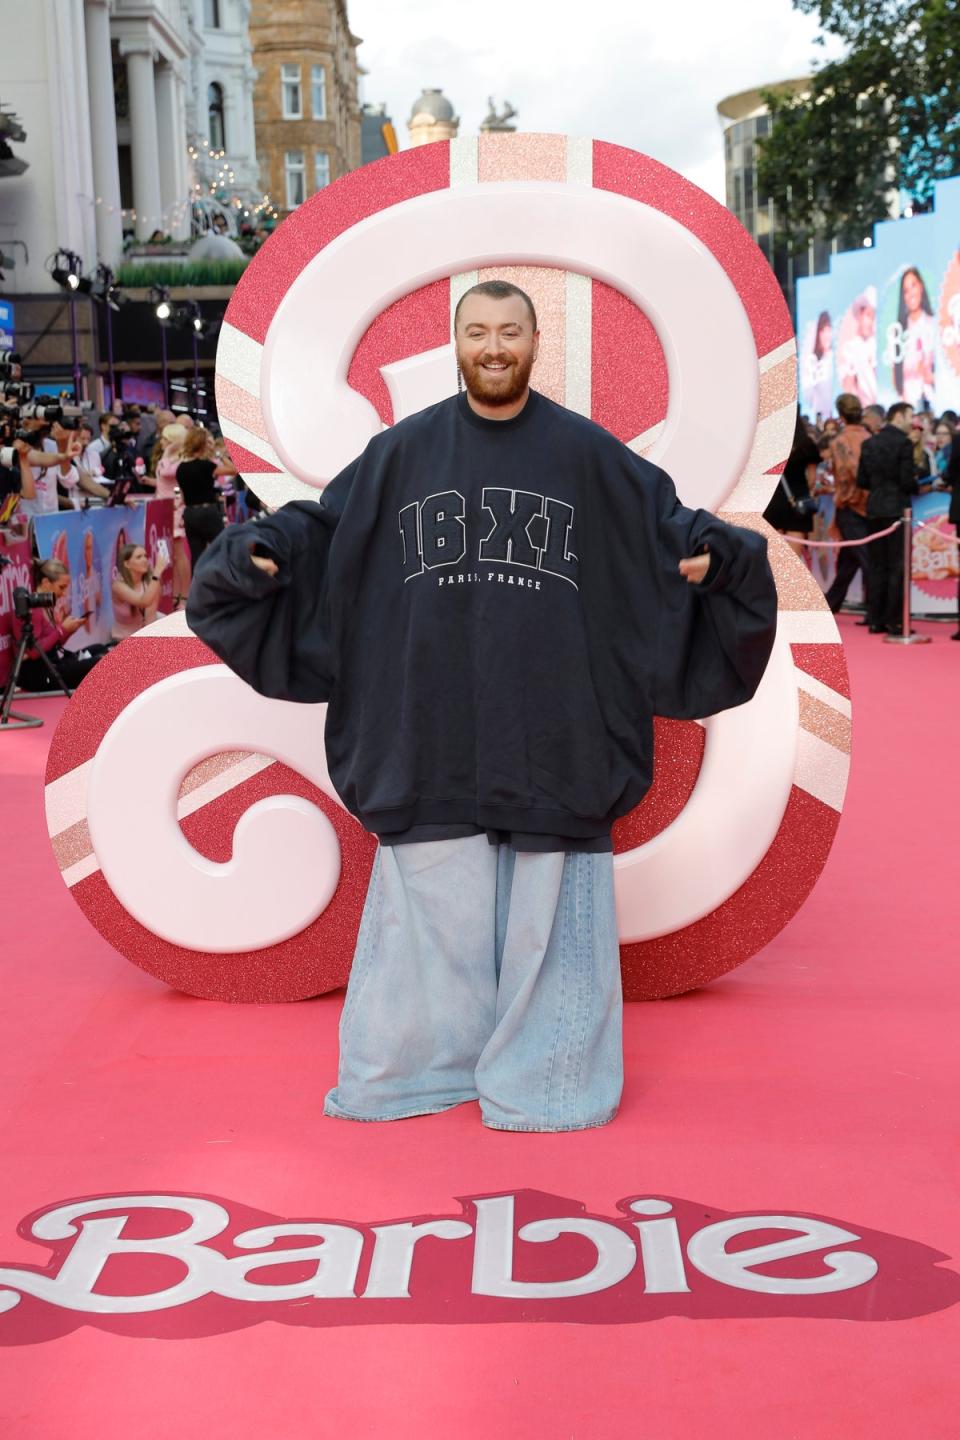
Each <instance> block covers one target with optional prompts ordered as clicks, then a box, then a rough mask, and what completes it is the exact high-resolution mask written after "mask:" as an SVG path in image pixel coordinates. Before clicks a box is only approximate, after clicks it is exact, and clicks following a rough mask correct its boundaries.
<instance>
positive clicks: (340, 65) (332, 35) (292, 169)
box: [250, 0, 361, 215]
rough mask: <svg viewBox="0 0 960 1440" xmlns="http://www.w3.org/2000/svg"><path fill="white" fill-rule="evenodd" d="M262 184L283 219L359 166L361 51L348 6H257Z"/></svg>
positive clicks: (324, 2) (253, 21)
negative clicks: (315, 194) (358, 52)
mask: <svg viewBox="0 0 960 1440" xmlns="http://www.w3.org/2000/svg"><path fill="white" fill-rule="evenodd" d="M250 39H251V42H252V46H253V63H254V65H255V67H256V70H257V81H256V87H255V90H254V115H255V121H256V135H257V155H258V159H259V164H260V183H261V185H262V187H263V189H264V191H268V192H269V193H270V195H271V197H272V198H273V201H274V204H275V205H276V207H277V209H278V210H279V211H280V214H281V215H284V214H288V213H289V212H290V211H291V210H294V209H296V207H297V206H298V205H299V204H301V203H302V201H304V200H306V199H307V198H308V196H310V195H313V194H314V193H315V192H316V191H317V190H319V189H321V188H322V187H323V186H324V185H327V184H329V183H330V181H331V180H336V179H338V178H339V176H341V175H344V174H345V173H346V172H347V171H348V170H354V169H356V167H357V166H358V165H359V164H360V129H361V113H360V105H359V100H358V93H357V75H358V66H357V46H358V45H359V44H360V41H359V40H358V39H357V37H356V36H355V35H353V34H352V33H351V30H350V25H349V22H348V20H347V7H346V3H345V0H252V5H251V11H250Z"/></svg>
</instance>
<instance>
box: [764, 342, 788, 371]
mask: <svg viewBox="0 0 960 1440" xmlns="http://www.w3.org/2000/svg"><path fill="white" fill-rule="evenodd" d="M796 353H797V342H796V340H785V341H784V342H783V344H782V345H778V346H777V348H776V350H768V351H767V353H766V355H761V356H760V374H761V375H765V374H766V373H767V371H768V370H772V369H773V367H774V365H779V364H780V362H781V360H789V359H790V358H791V356H793V355H796Z"/></svg>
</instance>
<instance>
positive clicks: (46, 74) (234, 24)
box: [0, 0, 259, 292]
mask: <svg viewBox="0 0 960 1440" xmlns="http://www.w3.org/2000/svg"><path fill="white" fill-rule="evenodd" d="M249 8H250V0H30V3H29V4H20V5H10V6H9V7H7V8H6V9H5V12H4V15H5V33H4V45H3V48H2V50H0V97H2V99H3V102H4V103H5V104H6V105H9V106H11V107H12V108H13V109H14V110H16V112H17V114H18V115H19V116H20V118H21V120H22V122H23V127H24V129H25V131H26V139H25V140H24V142H23V143H22V144H21V145H19V146H18V154H19V155H21V156H22V158H23V159H24V160H25V161H26V162H27V167H28V168H27V169H26V170H25V172H24V173H23V174H22V175H20V176H17V177H15V178H12V179H6V180H4V181H3V182H2V184H3V190H2V197H0V198H2V207H0V246H2V245H3V244H4V242H5V241H7V240H13V239H16V240H18V241H21V242H23V244H24V245H25V246H26V250H27V252H28V253H29V256H30V259H29V262H27V263H25V264H24V265H22V266H21V265H18V267H17V270H16V271H15V272H13V274H12V276H11V277H10V280H11V284H12V288H13V289H14V290H16V291H18V292H24V291H33V292H36V291H40V290H45V289H49V288H51V284H52V282H51V281H50V279H49V276H48V274H47V272H46V268H45V261H46V258H47V257H48V256H49V255H50V253H51V252H52V251H55V250H57V249H58V247H64V248H66V249H69V250H71V251H73V252H75V253H76V254H77V255H79V256H80V257H81V259H82V260H83V262H84V265H85V266H86V267H87V268H88V269H90V270H92V269H94V268H95V266H96V264H97V262H98V261H102V262H103V263H105V264H107V265H111V266H115V265H116V264H117V263H118V261H119V260H120V258H121V254H122V248H123V232H124V230H125V229H126V230H133V231H134V232H135V234H136V235H137V237H138V238H141V239H142V238H145V237H147V236H149V235H152V234H153V233H154V231H157V230H159V231H161V232H163V233H164V234H168V235H172V236H173V237H174V238H175V239H185V238H187V237H188V236H189V235H190V228H191V199H192V196H193V194H194V193H195V192H194V186H195V185H197V184H199V185H200V186H201V188H202V189H203V190H206V188H207V184H208V182H210V181H212V180H213V179H215V177H216V175H217V174H218V173H223V174H224V177H225V178H228V177H229V176H230V175H233V176H234V180H233V181H231V182H230V184H229V188H230V189H231V190H233V191H235V192H237V193H239V194H247V195H249V196H250V197H251V199H253V198H254V197H256V196H257V195H258V194H259V177H258V175H257V161H256V147H255V143H254V135H253V66H252V63H251V57H250V48H249V40H248V36H247V22H248V15H249ZM211 131H213V134H212V135H211ZM213 139H218V140H219V142H220V143H219V145H217V146H216V147H214V145H213V144H212V143H211V144H208V145H207V146H206V147H204V146H203V144H202V142H203V141H204V140H207V141H212V140H213ZM210 149H215V153H218V152H219V151H221V150H222V151H223V154H222V155H219V154H218V158H217V159H216V160H214V158H213V157H211V156H209V154H207V153H206V151H208V150H210ZM191 152H192V153H191ZM201 152H202V153H201Z"/></svg>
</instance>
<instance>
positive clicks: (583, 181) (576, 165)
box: [567, 135, 593, 185]
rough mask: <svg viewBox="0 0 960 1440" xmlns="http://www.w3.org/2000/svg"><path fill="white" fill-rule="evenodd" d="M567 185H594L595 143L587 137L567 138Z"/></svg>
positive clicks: (574, 136)
mask: <svg viewBox="0 0 960 1440" xmlns="http://www.w3.org/2000/svg"><path fill="white" fill-rule="evenodd" d="M567 184H568V185H592V184H593V141H592V140H590V139H588V138H587V137H586V136H583V135H570V136H568V137H567Z"/></svg>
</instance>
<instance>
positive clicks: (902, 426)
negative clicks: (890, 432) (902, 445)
mask: <svg viewBox="0 0 960 1440" xmlns="http://www.w3.org/2000/svg"><path fill="white" fill-rule="evenodd" d="M893 423H894V425H896V427H897V429H898V430H902V431H903V433H904V435H911V431H912V429H913V407H912V406H910V405H908V406H907V408H906V410H901V411H900V414H899V415H895V416H894V419H893ZM911 438H912V435H911Z"/></svg>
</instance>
